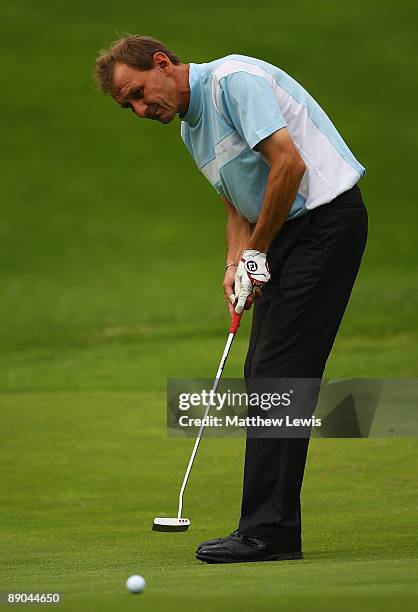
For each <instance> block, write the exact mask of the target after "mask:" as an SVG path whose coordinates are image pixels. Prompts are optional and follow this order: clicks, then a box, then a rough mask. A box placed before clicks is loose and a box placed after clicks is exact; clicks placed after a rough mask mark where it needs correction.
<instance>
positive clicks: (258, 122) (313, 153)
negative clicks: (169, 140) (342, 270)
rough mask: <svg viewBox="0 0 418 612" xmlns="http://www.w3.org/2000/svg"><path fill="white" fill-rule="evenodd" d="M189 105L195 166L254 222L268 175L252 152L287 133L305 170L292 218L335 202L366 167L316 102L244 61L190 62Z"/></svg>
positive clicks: (265, 67)
mask: <svg viewBox="0 0 418 612" xmlns="http://www.w3.org/2000/svg"><path fill="white" fill-rule="evenodd" d="M189 84H190V103H189V108H188V110H187V113H186V114H184V115H181V116H180V119H181V135H182V138H183V140H184V142H185V144H186V145H187V147H188V149H189V151H190V153H191V154H192V156H193V158H194V160H195V162H196V164H197V166H198V167H199V169H200V170H201V171H202V172H203V174H204V175H205V176H206V178H207V179H208V180H209V181H210V183H211V184H212V185H213V186H214V187H215V189H216V191H217V192H218V193H219V194H223V195H225V196H226V198H228V200H229V201H230V202H232V204H233V205H234V206H235V207H236V209H237V210H238V211H239V212H240V213H241V214H242V215H243V216H244V217H245V218H246V219H248V221H250V222H251V223H255V222H256V221H257V218H258V214H259V212H260V209H261V205H262V203H263V197H264V191H265V188H266V182H267V178H268V173H269V164H268V162H267V160H266V159H265V157H264V156H263V155H262V154H261V153H259V152H257V151H255V150H254V147H255V146H256V145H257V143H259V142H260V141H261V140H263V139H264V138H266V137H267V136H270V135H271V134H273V133H274V132H276V131H277V130H280V129H281V128H284V127H286V128H287V130H288V131H289V133H290V135H291V137H292V139H293V142H294V143H295V145H296V147H297V148H298V150H299V153H300V155H301V157H302V158H303V161H304V162H305V165H306V171H305V174H304V176H303V179H302V181H301V184H300V187H299V192H298V195H297V197H296V199H295V201H294V203H293V205H292V208H291V210H290V212H289V216H288V219H292V218H295V217H298V216H300V215H303V214H306V213H307V212H309V210H311V209H313V208H316V207H317V206H321V204H325V203H327V202H330V201H331V200H332V199H334V198H335V197H336V196H338V195H339V194H340V193H343V192H344V191H346V190H347V189H350V188H351V187H353V186H354V185H355V184H356V183H357V182H358V181H359V179H360V178H361V177H362V176H363V175H364V173H365V169H364V168H363V166H362V165H361V164H360V163H359V162H358V161H357V160H356V158H355V157H354V155H353V154H352V153H351V151H350V149H349V148H348V146H347V145H346V144H345V142H344V140H343V139H342V138H341V136H340V134H339V133H338V131H337V130H336V128H335V126H334V125H333V123H332V122H331V120H330V119H329V117H328V116H327V115H326V113H325V112H324V111H323V110H322V108H321V107H320V106H319V104H318V103H317V102H316V101H315V100H314V99H313V98H312V96H311V95H310V94H309V93H308V92H307V91H306V90H305V89H304V88H303V87H302V86H301V85H299V83H297V82H296V81H295V80H294V79H293V78H292V77H290V76H289V75H288V74H286V73H285V72H284V71H283V70H281V69H280V68H276V66H273V65H272V64H269V63H267V62H264V61H262V60H258V59H254V58H252V57H246V56H244V55H228V56H227V57H223V58H221V59H218V60H215V61H213V62H209V63H207V64H190V72H189Z"/></svg>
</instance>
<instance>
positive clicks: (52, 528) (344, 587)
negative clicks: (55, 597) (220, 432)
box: [0, 0, 418, 612]
mask: <svg viewBox="0 0 418 612" xmlns="http://www.w3.org/2000/svg"><path fill="white" fill-rule="evenodd" d="M415 4H416V3H415V2H413V1H412V0H400V1H399V2H397V3H396V5H395V4H394V3H393V2H391V1H389V0H384V1H377V0H370V1H369V2H367V3H364V2H360V0H353V1H352V2H350V3H345V4H344V3H335V2H331V0H319V1H318V2H316V3H314V4H313V3H311V2H308V0H304V1H302V3H299V5H298V6H295V4H294V3H291V2H288V1H284V2H281V3H280V4H277V5H276V4H274V3H270V2H266V1H262V2H261V3H260V2H259V3H257V5H255V4H254V3H253V2H251V3H250V2H246V1H243V2H241V3H239V8H238V5H236V4H234V3H232V4H231V3H230V4H228V3H225V2H219V1H218V0H215V1H214V2H211V3H210V4H207V5H196V4H195V3H191V2H187V0H186V2H183V3H182V5H181V6H180V5H179V6H174V5H173V6H168V5H164V6H163V7H157V8H156V7H155V6H153V5H147V6H144V5H143V4H141V3H138V2H134V1H133V0H129V1H127V2H125V3H124V4H123V5H121V6H120V7H119V6H117V5H116V4H114V3H109V2H102V1H100V2H99V1H98V0H92V1H90V2H81V1H80V0H62V1H61V2H58V3H55V4H54V3H52V2H49V1H47V0H39V1H37V2H36V3H34V2H30V1H29V0H17V1H16V2H5V3H3V4H2V6H1V7H0V22H1V24H2V26H3V28H2V37H1V42H0V45H1V47H2V82H3V84H4V90H5V93H4V94H3V95H2V97H1V99H0V110H1V116H2V125H1V128H0V133H1V139H2V160H1V167H2V179H1V189H2V211H1V216H0V274H1V294H0V321H1V326H0V474H1V476H0V479H1V481H0V482H1V489H0V592H5V591H7V590H11V589H12V590H19V591H22V590H32V591H45V590H48V591H60V592H62V593H63V595H64V599H65V604H64V609H68V610H77V611H78V610H83V611H84V610H120V609H127V610H129V609H131V608H132V609H133V608H135V609H136V608H138V607H141V608H142V609H144V610H155V611H156V612H157V611H158V612H159V611H160V610H161V611H162V612H163V611H165V610H168V609H169V610H177V609H178V610H180V609H181V610H184V611H186V612H187V611H189V610H194V609H196V608H200V609H201V610H213V609H219V610H225V611H226V610H228V611H230V610H243V609H251V610H252V609H254V610H262V611H263V610H275V609H278V608H283V609H285V608H286V609H287V608H292V609H294V610H306V609H312V610H335V609H342V610H350V611H351V610H353V609H356V610H357V609H358V610H367V611H370V610H379V611H380V610H382V611H385V610H388V611H389V610H390V611H396V610H399V609H405V610H408V609H411V610H412V609H414V604H415V602H416V597H417V591H416V587H415V582H414V577H415V575H416V561H417V555H416V546H415V540H414V516H415V515H414V512H415V514H416V503H417V499H416V497H417V496H416V492H415V491H416V486H415V480H416V476H415V473H414V468H416V457H417V443H416V441H415V440H413V439H398V440H385V439H373V440H318V439H316V440H313V441H312V445H311V449H310V456H309V462H308V467H307V474H306V479H305V484H304V495H303V505H304V549H305V556H306V560H305V561H303V562H288V563H268V564H243V565H237V566H225V567H209V566H205V565H202V564H200V563H199V562H197V561H196V560H195V559H194V548H195V545H196V544H197V543H198V542H199V541H201V540H203V539H206V538H209V537H212V536H217V535H221V534H223V533H227V532H228V531H229V530H231V529H233V528H234V527H235V526H236V520H237V517H238V514H239V504H240V489H241V478H242V460H243V440H242V439H207V440H205V441H204V444H202V447H201V449H200V451H199V457H198V461H197V463H196V466H195V469H194V471H193V474H192V476H191V480H190V488H189V489H188V492H187V498H186V512H187V514H188V515H190V517H191V519H192V527H191V529H190V530H189V532H187V533H185V534H176V535H173V534H157V533H153V532H151V531H150V529H149V528H150V523H151V521H152V518H153V517H154V516H155V515H157V514H159V513H170V512H173V511H175V507H176V499H177V492H178V485H179V482H180V481H181V478H182V473H183V470H184V467H185V462H186V461H187V459H188V455H189V452H190V448H191V444H192V441H191V440H182V439H170V438H167V437H166V432H165V385H166V379H167V378H168V377H210V376H212V375H213V374H214V370H215V369H216V366H217V363H218V360H219V357H220V352H221V350H222V348H223V343H224V340H225V328H226V323H227V321H226V319H227V317H226V309H225V306H224V303H223V298H222V294H221V289H220V284H221V281H222V274H223V262H224V213H223V207H222V204H221V203H220V202H219V201H218V200H219V198H218V197H217V196H216V194H215V192H214V191H213V190H212V188H211V187H210V186H209V184H207V182H206V181H205V180H204V179H203V178H202V176H201V175H200V173H199V172H198V171H197V170H196V169H195V167H194V166H193V162H192V160H191V159H190V157H189V154H188V152H187V151H186V149H185V147H184V146H183V145H182V143H181V142H180V138H179V134H178V124H177V122H175V123H174V124H173V125H170V126H160V125H156V124H154V123H151V124H150V125H148V124H147V123H143V122H140V121H138V120H137V119H136V118H135V117H133V116H132V115H131V114H129V113H126V112H122V111H120V110H119V109H118V108H116V106H115V105H114V103H113V102H112V101H111V100H109V99H106V98H104V97H103V96H101V95H99V94H97V93H95V92H94V90H93V87H92V79H91V74H92V67H93V63H94V59H95V56H96V53H97V51H98V49H100V48H101V47H103V46H104V45H105V44H106V42H108V41H110V40H112V39H113V38H115V37H116V35H117V33H118V32H119V33H122V32H125V31H130V32H140V33H148V34H153V35H155V36H157V37H160V38H161V39H163V40H164V41H166V43H167V44H168V45H169V46H171V47H172V48H173V49H174V50H176V51H177V52H178V53H179V54H180V56H181V57H182V58H183V59H184V61H195V62H203V61H207V60H208V59H212V58H216V57H220V56H222V55H224V54H227V53H231V52H238V53H244V54H249V55H255V56H258V57H262V58H263V59H266V60H268V61H271V62H273V63H276V64H278V65H280V66H281V67H283V68H284V69H285V70H287V71H288V72H289V73H291V74H292V75H293V76H295V77H296V78H297V79H299V80H300V81H301V82H302V83H303V84H305V85H306V87H307V88H308V89H309V90H310V91H311V92H312V94H313V95H314V96H315V97H316V98H317V99H318V100H319V102H320V103H321V104H322V105H323V106H324V108H325V109H326V111H327V112H328V113H329V115H330V116H331V118H332V119H333V120H334V121H335V123H336V125H337V127H338V128H339V130H340V131H341V133H342V135H343V136H344V137H345V138H346V140H347V142H348V144H349V145H350V146H351V147H352V149H353V151H354V153H355V155H356V156H357V157H358V158H359V160H360V161H361V162H362V163H363V164H364V165H365V166H366V167H367V176H366V178H365V179H364V180H363V181H362V191H363V194H364V197H365V201H366V204H367V207H368V210H369V218H370V236H369V242H368V246H367V251H366V255H365V257H364V261H363V264H362V268H361V272H360V275H359V278H358V281H357V284H356V287H355V289H354V292H353V295H352V299H351V301H350V305H349V308H348V311H347V314H346V316H345V318H344V321H343V325H342V327H341V330H340V333H339V336H338V338H337V341H336V343H335V346H334V349H333V353H332V357H331V359H330V360H329V363H328V366H327V372H326V374H327V375H328V376H332V377H350V376H358V377H367V376H371V377H387V378H396V377H400V378H401V377H414V376H417V373H418V368H417V363H418V348H417V347H418V325H417V312H418V308H417V303H418V282H417V276H416V239H415V236H414V231H415V227H416V225H417V221H418V212H417V210H418V209H417V206H416V187H415V182H414V180H413V179H414V176H415V172H416V171H415V160H416V159H417V154H418V145H417V141H416V137H415V134H416V133H417V130H418V121H417V115H416V103H417V86H416V82H415V81H414V79H413V78H412V76H411V75H413V74H416V72H417V59H416V58H417V57H418V54H417V39H416V26H417V22H418V18H417V17H418V16H417V10H416V6H415ZM249 325H250V322H249V317H248V316H247V317H246V320H245V322H244V324H243V326H242V328H241V330H240V334H239V337H238V338H237V340H236V342H235V344H234V347H233V351H232V353H231V357H230V361H229V362H228V365H227V368H226V372H225V374H226V375H227V376H229V377H234V376H240V375H241V371H242V362H243V357H244V355H245V350H246V345H247V341H248V331H249ZM134 572H138V573H141V574H143V575H144V576H145V578H146V579H147V581H148V587H147V590H146V592H145V593H144V594H143V595H141V596H140V597H133V596H130V595H129V594H128V593H127V592H126V591H125V587H124V581H125V579H126V577H127V576H128V575H129V574H131V573H134Z"/></svg>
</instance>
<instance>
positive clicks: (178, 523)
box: [152, 517, 190, 531]
mask: <svg viewBox="0 0 418 612" xmlns="http://www.w3.org/2000/svg"><path fill="white" fill-rule="evenodd" d="M189 526H190V521H189V519H187V518H165V517H164V518H160V517H157V518H155V519H154V522H153V524H152V530H153V531H187V530H188V528H189Z"/></svg>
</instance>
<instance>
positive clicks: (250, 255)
mask: <svg viewBox="0 0 418 612" xmlns="http://www.w3.org/2000/svg"><path fill="white" fill-rule="evenodd" d="M270 278H271V276H270V271H269V267H268V263H267V255H266V254H265V253H260V251H252V250H246V251H244V252H243V254H242V257H241V261H240V262H239V264H238V268H237V271H236V273H235V294H234V295H231V298H230V299H231V302H232V303H233V304H235V302H237V303H236V305H235V312H236V313H237V314H241V313H242V311H243V310H244V306H245V302H246V300H247V297H248V296H249V295H250V293H251V291H252V290H253V288H254V287H262V286H263V285H265V284H266V283H267V282H268V281H269V280H270Z"/></svg>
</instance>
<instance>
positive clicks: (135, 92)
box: [113, 53, 179, 123]
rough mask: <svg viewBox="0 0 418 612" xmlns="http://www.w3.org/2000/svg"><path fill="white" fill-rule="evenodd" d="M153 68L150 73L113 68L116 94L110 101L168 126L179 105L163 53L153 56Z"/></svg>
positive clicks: (122, 66) (175, 88)
mask: <svg viewBox="0 0 418 612" xmlns="http://www.w3.org/2000/svg"><path fill="white" fill-rule="evenodd" d="M160 56H161V57H160ZM154 64H155V65H154V67H153V68H152V69H151V70H138V69H137V68H133V67H132V66H127V65H126V64H120V63H118V64H116V65H115V67H114V71H113V84H114V86H115V89H116V94H115V95H114V96H113V97H114V99H115V100H116V101H117V102H118V103H119V104H120V105H121V106H122V107H123V108H130V109H131V110H132V111H133V112H134V113H135V115H138V117H145V118H146V119H154V120H156V121H160V122H161V123H170V121H172V120H173V119H174V117H175V116H176V114H177V112H178V103H179V99H178V92H177V85H176V81H175V79H174V75H173V69H172V64H171V62H170V61H169V60H168V58H166V56H165V55H164V54H162V53H156V54H155V56H154Z"/></svg>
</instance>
